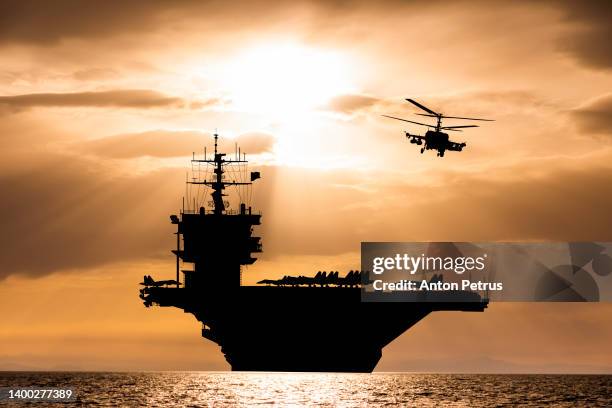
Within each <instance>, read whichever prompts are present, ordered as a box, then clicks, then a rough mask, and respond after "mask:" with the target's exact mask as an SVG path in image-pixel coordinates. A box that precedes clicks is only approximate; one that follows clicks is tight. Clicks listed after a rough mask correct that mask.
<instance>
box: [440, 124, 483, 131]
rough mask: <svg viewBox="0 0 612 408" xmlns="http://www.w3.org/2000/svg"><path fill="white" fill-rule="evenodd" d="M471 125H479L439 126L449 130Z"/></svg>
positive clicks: (470, 126)
mask: <svg viewBox="0 0 612 408" xmlns="http://www.w3.org/2000/svg"><path fill="white" fill-rule="evenodd" d="M472 127H479V126H478V125H463V126H444V127H441V128H440V129H446V130H451V129H459V128H472Z"/></svg>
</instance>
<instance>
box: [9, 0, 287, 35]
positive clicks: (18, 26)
mask: <svg viewBox="0 0 612 408" xmlns="http://www.w3.org/2000/svg"><path fill="white" fill-rule="evenodd" d="M288 6H290V7H292V5H291V2H285V4H278V2H276V3H273V4H272V3H267V2H265V1H252V2H241V3H240V4H237V5H230V4H228V3H227V2H224V1H207V2H202V1H197V0H182V1H176V2H168V1H164V0H149V1H138V0H137V1H130V2H124V1H117V0H111V1H106V0H92V1H88V2H87V3H83V2H80V1H76V0H56V1H54V2H53V4H49V2H47V1H44V0H25V1H22V0H6V1H3V2H2V3H1V4H0V42H5V43H25V44H39V45H50V44H55V43H58V42H60V41H62V40H65V39H71V38H81V39H95V38H104V37H113V36H118V35H121V34H133V35H134V34H144V33H152V32H156V31H160V30H163V29H165V28H169V27H170V28H171V29H176V27H177V25H178V24H179V23H182V24H185V23H188V22H194V21H195V22H197V23H196V25H197V26H199V29H201V30H205V29H208V28H211V29H212V28H214V29H221V28H225V29H227V28H231V27H235V26H241V25H243V24H244V23H245V22H250V23H251V24H253V23H254V21H257V22H258V23H260V24H264V23H265V17H266V16H273V15H275V14H277V13H278V12H279V11H280V12H283V11H286V9H287V8H289V7H288ZM262 10H265V12H266V15H265V16H261V18H258V19H255V20H254V19H253V18H252V16H253V14H256V13H260V12H261V11H262Z"/></svg>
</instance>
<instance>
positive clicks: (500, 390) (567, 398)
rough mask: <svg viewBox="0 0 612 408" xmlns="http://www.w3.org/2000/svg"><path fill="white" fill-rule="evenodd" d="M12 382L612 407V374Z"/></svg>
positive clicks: (241, 395) (152, 393) (210, 403)
mask: <svg viewBox="0 0 612 408" xmlns="http://www.w3.org/2000/svg"><path fill="white" fill-rule="evenodd" d="M9 386H14V387H23V386H37V387H71V388H73V389H74V390H75V392H76V394H77V400H76V401H75V402H65V403H57V402H55V403H45V402H40V401H39V402H30V403H24V402H18V403H8V402H6V401H4V402H0V406H14V407H25V406H33V407H43V406H52V407H60V406H86V407H88V406H98V407H99V406H103V407H106V406H108V407H115V406H125V407H225V406H260V405H264V406H270V405H278V406H323V407H334V406H339V407H343V406H347V407H362V406H456V407H505V406H547V405H554V406H558V407H564V406H567V407H570V406H572V407H573V406H584V407H598V406H599V407H610V406H612V375H484V374H483V375H473V374H403V373H376V374H320V373H297V374H293V373H227V372H219V373H211V372H144V373H81V372H78V373H70V372H55V373H45V372H36V373H34V372H30V373H28V372H0V387H9Z"/></svg>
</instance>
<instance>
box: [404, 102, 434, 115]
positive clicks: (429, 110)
mask: <svg viewBox="0 0 612 408" xmlns="http://www.w3.org/2000/svg"><path fill="white" fill-rule="evenodd" d="M406 100H407V101H408V102H410V103H411V104H413V105H415V106H417V107H419V108H421V109H423V110H424V111H425V112H427V113H429V114H431V115H435V116H436V117H438V116H442V115H440V114H439V113H437V112H434V111H432V110H431V109H429V108H428V107H426V106H423V105H421V104H420V103H418V102H417V101H415V100H414V99H410V98H406Z"/></svg>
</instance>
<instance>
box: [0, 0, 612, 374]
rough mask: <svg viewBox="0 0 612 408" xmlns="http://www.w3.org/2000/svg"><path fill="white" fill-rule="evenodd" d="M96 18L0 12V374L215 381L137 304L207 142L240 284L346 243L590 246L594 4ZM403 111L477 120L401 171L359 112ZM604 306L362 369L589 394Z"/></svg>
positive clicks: (195, 329) (602, 69)
mask: <svg viewBox="0 0 612 408" xmlns="http://www.w3.org/2000/svg"><path fill="white" fill-rule="evenodd" d="M107 3H108V2H93V3H91V2H90V3H88V5H87V6H86V7H85V6H74V4H72V2H69V1H65V2H64V1H59V2H55V3H54V5H53V7H50V6H49V5H48V4H47V3H46V2H17V1H16V2H10V1H9V2H5V4H4V5H3V6H2V12H1V13H0V50H1V51H2V52H0V67H1V68H0V144H1V147H2V149H0V159H1V160H0V192H1V193H2V199H1V200H0V211H1V214H2V215H3V222H2V228H3V234H2V236H1V238H0V311H2V312H3V316H6V318H4V322H3V325H2V326H1V327H0V369H12V368H25V369H28V368H37V369H49V368H79V369H108V370H113V369H125V370H127V369H129V370H138V369H202V370H207V369H213V370H214V369H226V368H227V366H226V364H225V362H224V360H223V358H222V355H221V353H220V352H219V351H218V350H217V347H216V346H215V345H214V344H212V343H210V342H208V341H206V340H204V339H202V338H200V337H199V324H198V322H197V321H195V319H194V318H193V317H192V316H190V315H186V314H183V313H181V312H180V311H179V310H174V309H172V310H170V309H161V308H155V309H145V308H144V307H143V306H142V305H141V303H140V301H139V299H138V296H137V290H136V289H137V287H138V286H137V283H138V282H139V281H140V279H141V277H142V275H143V274H145V273H147V274H152V275H154V276H156V277H160V278H171V277H172V276H173V258H172V255H171V254H170V252H169V249H171V247H172V246H173V236H172V232H173V230H172V226H171V225H170V224H169V222H168V215H169V214H171V213H174V212H176V211H177V209H178V208H179V206H180V198H181V195H182V194H183V191H184V190H183V188H184V186H183V184H182V182H183V180H184V177H185V171H186V170H187V169H188V165H189V163H188V160H189V157H190V156H191V152H192V151H201V150H202V148H203V146H204V144H207V143H209V142H210V138H209V135H210V134H211V133H212V132H214V130H215V129H218V130H219V132H220V133H221V135H222V137H224V138H225V139H226V140H225V141H224V143H225V145H224V146H229V147H230V148H233V141H234V140H237V141H239V143H240V145H241V146H242V147H243V150H244V151H246V152H247V153H248V154H249V156H250V158H251V160H252V162H253V164H254V166H255V167H256V168H257V169H258V170H261V172H262V179H261V180H258V181H257V183H258V186H257V189H256V191H255V192H254V197H253V205H254V206H255V207H256V208H258V209H260V210H261V211H262V212H263V214H264V217H263V225H262V227H259V228H258V233H259V234H261V235H262V237H263V243H264V251H265V252H264V253H263V254H262V256H261V259H260V261H258V262H257V263H256V264H255V265H253V266H252V267H250V268H249V269H248V270H247V271H246V272H245V281H246V282H253V281H255V280H256V279H257V278H259V277H262V276H266V277H274V276H279V275H280V276H282V275H285V274H294V275H298V274H311V273H313V272H314V271H316V270H318V269H330V268H332V267H334V268H336V269H339V270H346V269H351V268H355V267H357V265H358V263H359V253H358V251H359V243H360V242H361V241H375V240H385V241H394V240H395V241H411V240H416V241H422V240H462V241H487V240H500V241H513V240H514V241H520V240H543V241H546V240H601V241H612V232H611V230H610V225H612V215H611V214H610V208H612V190H611V189H610V188H609V186H610V185H612V160H611V159H612V145H611V143H610V140H612V139H611V137H612V132H611V131H610V126H611V125H612V120H611V119H610V118H612V49H610V41H609V38H610V36H611V35H612V29H611V26H610V23H609V21H610V20H611V18H612V8H611V7H610V6H609V4H608V3H607V2H589V3H588V4H582V5H581V4H579V3H578V2H572V1H561V0H550V1H544V2H537V3H536V2H533V3H528V2H521V3H516V4H510V3H505V4H502V3H499V4H495V5H494V6H492V5H491V4H490V3H489V2H478V1H470V2H467V1H452V2H451V1H449V2H444V1H438V2H394V1H389V2H376V4H374V3H368V2H339V3H333V4H331V3H329V2H320V3H317V2H270V3H267V2H263V1H256V2H248V3H243V4H238V3H231V4H228V3H225V2H207V3H206V4H202V3H201V2H196V1H193V2H190V1H185V2H172V3H168V2H162V1H149V2H133V3H132V2H130V3H129V5H126V4H119V3H117V4H116V5H115V4H107ZM405 97H411V98H415V99H417V100H419V101H421V102H423V103H425V104H426V105H427V106H429V107H431V108H433V109H435V110H439V111H442V112H444V113H448V114H451V115H459V116H463V115H465V116H477V117H491V118H494V119H496V121H495V122H490V123H489V122H486V123H483V125H482V127H480V128H477V129H470V130H469V131H466V132H464V133H457V134H453V135H452V136H453V137H454V139H456V140H457V141H466V142H467V144H468V146H467V149H466V150H465V151H464V152H462V153H461V154H458V153H454V154H453V152H450V153H449V154H448V155H447V156H446V157H445V158H444V159H438V158H436V157H435V155H434V154H425V155H422V156H421V155H420V154H419V153H418V150H417V149H415V148H414V146H413V145H411V144H409V143H407V141H406V140H405V138H404V137H403V135H402V131H403V130H409V131H411V132H416V131H420V130H421V129H418V127H417V126H412V125H408V124H406V126H404V124H402V123H401V122H397V121H393V120H390V119H386V118H382V117H381V116H380V114H383V113H384V114H391V115H401V116H404V117H409V116H410V115H411V114H412V112H415V110H414V109H413V108H411V107H410V106H408V104H406V103H405V102H402V100H403V98H405ZM449 124H455V123H450V122H449ZM457 124H459V123H457ZM209 146H210V144H209ZM609 306H610V305H609V304H591V305H555V304H552V305H546V304H529V305H527V304H493V305H491V307H490V308H489V310H487V312H486V313H484V314H457V313H455V314H451V313H440V314H436V315H432V316H430V317H429V318H427V319H426V320H424V321H422V322H420V323H419V324H418V325H417V326H416V327H415V328H414V329H412V330H410V331H409V332H408V333H406V334H405V335H404V336H402V337H401V338H400V339H398V340H397V341H396V342H394V343H393V344H392V345H391V346H389V347H388V348H387V349H386V350H385V355H384V357H383V360H382V361H381V364H380V365H379V367H378V369H379V370H416V371H427V370H432V371H462V370H463V371H483V370H485V371H574V372H576V371H593V372H602V371H603V372H610V371H611V370H612V354H611V352H610V349H609V347H608V346H607V344H609V343H610V342H611V341H612V331H610V327H612V325H611V324H610V323H612V321H611V313H610V312H612V309H611V308H610V307H609ZM451 332H452V333H453V336H456V339H455V340H456V341H455V343H456V348H452V349H451V348H449V347H448V344H447V342H448V335H449V333H451ZM475 334H476V335H475ZM440 350H446V351H445V352H444V353H440ZM161 351H163V355H164V357H163V358H162V359H161V360H159V359H158V360H157V361H155V363H153V362H151V361H150V358H149V356H150V355H151V353H155V354H156V355H158V354H162V353H161ZM433 353H436V355H437V356H438V357H439V359H438V360H436V359H432V358H430V357H429V356H430V355H431V354H433Z"/></svg>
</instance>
